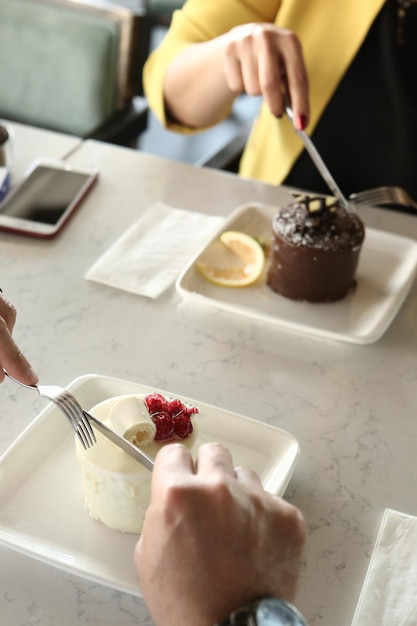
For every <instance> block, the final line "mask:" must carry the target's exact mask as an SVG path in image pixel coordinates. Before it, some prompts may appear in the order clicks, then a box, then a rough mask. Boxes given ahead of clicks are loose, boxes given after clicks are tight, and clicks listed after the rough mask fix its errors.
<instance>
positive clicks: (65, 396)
mask: <svg viewBox="0 0 417 626" xmlns="http://www.w3.org/2000/svg"><path fill="white" fill-rule="evenodd" d="M59 400H60V402H61V403H62V404H63V405H64V406H65V407H66V409H67V410H68V411H69V412H70V414H71V419H72V421H73V423H74V425H75V426H74V430H75V432H76V433H77V435H78V437H79V438H80V440H81V443H82V444H83V446H84V448H91V446H92V445H94V443H95V441H96V437H95V434H94V432H93V429H92V427H91V425H90V422H89V421H88V419H87V417H86V416H85V414H84V412H83V410H82V408H81V406H80V405H79V404H78V402H77V400H76V399H75V398H74V396H72V395H71V394H70V393H68V392H67V391H64V392H63V393H62V394H61V396H60V398H59Z"/></svg>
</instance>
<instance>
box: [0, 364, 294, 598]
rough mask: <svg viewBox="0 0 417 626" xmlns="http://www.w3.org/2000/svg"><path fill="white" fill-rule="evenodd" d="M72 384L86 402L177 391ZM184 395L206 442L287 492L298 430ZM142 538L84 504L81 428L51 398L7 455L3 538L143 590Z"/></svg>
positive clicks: (97, 382) (111, 382)
mask: <svg viewBox="0 0 417 626" xmlns="http://www.w3.org/2000/svg"><path fill="white" fill-rule="evenodd" d="M67 388H68V389H69V390H70V391H71V392H72V393H74V395H75V396H76V398H77V400H78V401H79V402H80V404H81V405H82V406H83V407H84V408H85V409H86V410H89V409H91V407H92V406H94V405H95V404H97V403H98V402H100V401H102V400H105V399H107V398H111V397H112V396H118V395H123V394H129V393H152V392H154V391H159V392H160V393H162V394H163V395H165V396H175V394H173V393H171V392H166V391H163V390H158V389H155V388H151V387H148V386H146V387H145V386H144V385H141V384H139V383H134V382H129V381H125V380H120V379H117V378H110V377H105V376H98V375H94V374H92V375H89V376H83V377H80V378H77V379H76V380H74V381H73V382H72V383H71V384H70V385H68V387H67ZM175 397H179V396H175ZM180 399H181V400H183V401H184V402H190V403H191V404H193V405H194V406H196V407H197V408H198V409H199V411H200V413H199V416H198V420H199V421H198V424H199V443H202V442H205V441H218V442H221V443H223V444H225V445H226V446H227V447H228V448H229V449H230V450H231V452H232V455H233V460H234V463H235V464H236V465H245V466H248V467H250V468H251V469H253V470H255V471H256V472H258V474H259V476H260V478H261V480H262V483H263V485H264V487H265V489H266V490H268V491H270V492H272V493H278V494H280V495H282V494H283V493H284V491H285V489H286V487H287V484H288V482H289V480H290V477H291V475H292V472H293V470H294V467H295V463H296V461H297V458H298V454H299V446H298V443H297V441H296V440H295V439H294V437H293V436H292V435H291V434H289V433H288V432H286V431H283V430H280V429H278V428H275V427H273V426H269V425H268V424H264V423H261V422H258V421H256V420H253V419H250V418H247V417H243V416H241V415H237V414H235V413H231V412H229V411H224V410H222V409H219V408H216V407H214V406H211V405H208V404H204V403H203V402H198V401H196V400H193V399H190V398H184V397H182V398H180ZM136 541H137V536H136V535H132V534H124V533H120V532H117V531H114V530H111V529H110V528H107V527H106V526H104V525H103V524H101V523H100V522H97V521H94V520H92V519H90V517H89V516H88V514H87V512H86V511H85V510H84V496H83V491H82V482H81V472H80V469H79V467H78V463H77V461H76V458H75V444H74V434H73V431H72V430H71V428H69V426H68V424H67V422H66V420H65V418H64V417H63V416H62V415H61V413H60V412H59V410H58V409H57V408H56V407H55V406H54V405H49V406H48V407H47V408H46V409H45V410H44V411H42V412H41V413H40V414H39V415H38V416H37V417H36V418H35V420H34V421H33V422H32V423H31V424H30V425H29V427H28V428H27V429H26V430H25V431H24V432H23V433H22V434H21V435H20V437H19V438H18V439H17V440H16V441H15V442H14V443H13V444H12V445H11V446H10V448H9V449H8V450H7V451H6V452H5V453H4V455H3V456H2V457H1V458H0V543H1V544H3V545H5V546H8V547H10V548H13V549H15V550H17V551H19V552H21V553H23V554H26V555H28V556H31V557H34V558H36V559H39V560H40V561H43V562H45V563H48V564H50V565H54V566H56V567H59V568H61V569H63V570H66V571H68V572H71V573H73V574H77V575H79V576H82V577H84V578H87V579H88V580H92V581H95V582H99V583H101V584H104V585H108V586H110V587H113V588H115V589H119V590H121V591H125V592H127V593H132V594H135V595H139V596H140V595H141V593H140V590H139V588H138V584H137V581H136V575H135V570H134V568H133V562H132V559H133V548H134V545H135V543H136Z"/></svg>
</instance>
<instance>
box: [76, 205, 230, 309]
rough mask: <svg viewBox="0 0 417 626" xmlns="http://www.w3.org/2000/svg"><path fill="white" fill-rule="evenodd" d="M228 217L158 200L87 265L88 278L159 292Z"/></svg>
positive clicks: (132, 289)
mask: <svg viewBox="0 0 417 626" xmlns="http://www.w3.org/2000/svg"><path fill="white" fill-rule="evenodd" d="M223 221H224V218H223V217H219V216H215V217H213V216H209V215H203V214H201V213H194V212H192V211H185V210H183V209H177V208H173V207H170V206H168V205H166V204H163V203H162V202H158V203H157V204H154V205H153V206H152V207H150V208H149V209H148V211H146V213H145V214H144V215H143V216H142V217H141V218H140V219H139V220H138V221H137V222H135V223H134V224H133V226H131V227H130V228H129V229H128V230H127V231H126V232H125V233H124V234H123V235H122V236H121V237H120V238H119V239H118V240H117V241H116V242H115V243H114V244H113V245H112V246H111V247H110V248H109V249H108V250H107V251H106V252H105V253H104V254H103V255H102V256H101V257H100V258H99V259H98V260H97V261H96V262H95V263H94V265H93V266H92V267H90V269H89V270H88V271H87V273H86V275H85V277H86V278H87V279H88V280H92V281H96V282H98V283H102V284H103V285H109V286H110V287H116V288H117V289H124V290H125V291H130V292H132V293H136V294H139V295H141V296H146V297H147V298H157V297H158V296H159V295H160V294H161V293H162V292H163V291H165V289H167V288H168V287H169V286H170V285H171V284H172V283H173V282H174V281H175V279H176V277H177V275H178V273H179V272H180V270H181V269H182V268H183V266H184V265H185V263H186V262H187V261H188V260H189V259H190V257H191V256H192V255H193V254H195V253H196V252H197V251H198V250H199V248H200V247H203V245H204V243H206V242H208V241H209V239H210V238H211V237H212V236H213V235H214V234H215V232H216V231H217V230H218V229H219V228H220V227H221V224H222V223H223Z"/></svg>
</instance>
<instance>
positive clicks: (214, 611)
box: [135, 443, 305, 626]
mask: <svg viewBox="0 0 417 626" xmlns="http://www.w3.org/2000/svg"><path fill="white" fill-rule="evenodd" d="M304 540H305V523H304V519H303V517H302V515H301V513H300V512H299V511H298V509H296V508H295V507H294V506H292V505H290V504H288V503H287V502H285V501H284V500H283V499H282V498H280V497H278V496H274V495H272V494H269V493H267V492H265V491H264V489H263V487H262V484H261V482H260V480H259V478H258V477H257V476H256V475H255V474H254V473H253V472H251V471H250V470H247V469H244V468H234V467H233V462H232V458H231V456H230V453H229V452H228V450H227V449H225V448H224V447H223V446H221V445H220V444H216V443H210V444H204V445H203V446H201V448H200V449H199V451H198V455H197V460H196V462H195V463H194V462H193V460H192V457H191V455H190V453H189V451H188V450H187V449H186V448H185V447H184V446H183V445H182V444H176V443H173V444H169V445H167V446H165V447H163V448H162V449H161V450H160V452H159V453H158V455H157V457H156V462H155V467H154V470H153V476H152V493H151V503H150V506H149V508H148V511H147V513H146V516H145V522H144V526H143V531H142V535H141V538H140V540H139V542H138V544H137V546H136V549H135V564H136V568H137V571H138V579H139V584H140V587H141V590H142V591H143V594H144V597H145V601H146V603H147V606H148V608H149V611H150V613H151V615H152V618H153V620H154V623H155V624H156V626H211V625H212V624H214V623H215V622H216V621H218V620H222V619H224V618H226V617H227V616H228V615H229V613H230V612H231V611H232V610H233V609H236V608H238V607H239V606H241V605H243V604H246V603H248V602H251V601H252V600H255V599H257V598H260V597H264V596H275V597H279V598H282V599H284V600H288V601H292V600H293V599H294V595H295V592H296V586H297V580H298V575H299V567H300V559H301V554H302V549H303V545H304Z"/></svg>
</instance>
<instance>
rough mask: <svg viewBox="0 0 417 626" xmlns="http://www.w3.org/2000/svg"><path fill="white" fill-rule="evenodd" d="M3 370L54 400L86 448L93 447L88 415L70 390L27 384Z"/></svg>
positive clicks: (16, 381) (14, 379) (48, 398)
mask: <svg viewBox="0 0 417 626" xmlns="http://www.w3.org/2000/svg"><path fill="white" fill-rule="evenodd" d="M3 371H4V373H5V374H6V376H8V377H9V378H10V379H11V380H13V381H14V382H15V383H17V384H18V385H21V386H22V387H26V389H33V390H34V391H37V392H38V393H39V395H40V396H42V397H43V398H46V399H47V400H50V401H51V402H53V403H54V404H55V405H56V406H57V407H58V409H59V410H60V411H61V412H62V413H63V414H64V416H65V417H66V418H67V420H68V422H69V423H70V425H71V427H72V428H73V429H74V431H75V433H76V434H77V436H78V438H79V440H80V441H81V444H82V446H83V448H84V449H87V448H91V446H93V445H94V444H95V442H96V436H95V434H94V431H93V429H92V428H91V426H90V423H89V421H88V417H87V416H86V414H85V413H84V411H83V410H82V408H81V406H80V405H79V404H78V402H77V400H76V399H75V398H74V396H73V395H72V394H71V393H70V392H69V391H67V390H66V389H64V388H63V387H58V386H57V385H25V383H21V382H20V380H17V379H16V378H13V376H11V375H10V374H9V373H8V372H6V370H3Z"/></svg>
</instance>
